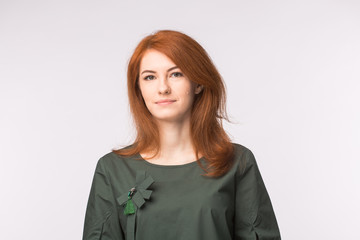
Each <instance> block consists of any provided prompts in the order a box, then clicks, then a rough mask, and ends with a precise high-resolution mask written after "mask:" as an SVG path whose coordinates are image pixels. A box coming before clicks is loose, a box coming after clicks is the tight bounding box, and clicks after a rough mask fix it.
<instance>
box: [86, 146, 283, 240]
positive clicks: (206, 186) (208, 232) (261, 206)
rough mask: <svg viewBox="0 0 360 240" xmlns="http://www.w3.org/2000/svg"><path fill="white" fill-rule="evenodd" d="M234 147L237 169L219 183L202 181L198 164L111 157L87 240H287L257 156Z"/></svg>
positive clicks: (100, 176)
mask: <svg viewBox="0 0 360 240" xmlns="http://www.w3.org/2000/svg"><path fill="white" fill-rule="evenodd" d="M233 145H234V146H235V162H234V165H233V167H232V168H231V170H230V171H228V172H227V173H226V174H225V175H223V176H222V177H219V178H210V177H204V176H201V174H204V173H205V172H204V171H203V170H202V169H201V168H200V166H199V165H198V163H197V162H196V161H194V162H191V163H187V164H183V165H158V164H153V163H150V162H148V161H146V160H144V159H143V158H142V157H141V155H140V154H137V155H134V156H132V157H120V156H118V155H116V154H115V153H113V152H110V153H107V154H106V155H104V156H103V157H101V158H100V159H99V161H98V163H97V165H96V170H95V174H94V177H93V181H92V185H91V190H90V194H89V199H88V204H87V208H86V214H85V221H84V231H83V240H100V239H101V240H108V239H112V240H125V239H126V240H135V239H136V240H202V239H204V240H205V239H206V240H230V239H236V240H240V239H241V240H256V239H261V240H270V239H271V240H277V239H281V238H280V232H279V228H278V224H277V221H276V218H275V214H274V211H273V208H272V205H271V201H270V198H269V195H268V193H267V191H266V188H265V185H264V182H263V180H262V177H261V175H260V172H259V169H258V166H257V163H256V160H255V157H254V155H253V153H252V152H251V151H250V150H249V149H248V148H246V147H244V146H242V145H240V144H237V143H233ZM137 159H140V160H137ZM200 161H201V162H202V163H203V166H206V161H205V158H204V157H202V158H200ZM132 188H135V190H134V189H133V191H130V190H131V189H132ZM125 207H126V209H127V211H128V212H127V214H125ZM132 207H133V209H132ZM132 210H133V212H132Z"/></svg>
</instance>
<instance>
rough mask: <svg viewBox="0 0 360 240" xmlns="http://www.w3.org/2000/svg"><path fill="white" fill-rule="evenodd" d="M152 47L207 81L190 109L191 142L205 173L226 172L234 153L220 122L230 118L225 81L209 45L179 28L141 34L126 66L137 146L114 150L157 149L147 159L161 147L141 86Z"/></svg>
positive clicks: (130, 152)
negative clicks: (142, 71) (145, 57)
mask: <svg viewBox="0 0 360 240" xmlns="http://www.w3.org/2000/svg"><path fill="white" fill-rule="evenodd" d="M148 49H154V50H157V51H159V52H161V53H163V54H165V55H166V56H167V57H168V58H170V59H171V60H172V61H173V62H174V63H175V64H176V66H178V67H179V68H180V69H181V71H182V72H183V73H184V74H185V76H187V77H188V78H189V79H190V80H191V81H193V82H195V83H198V84H201V85H203V89H202V91H201V92H200V93H199V94H196V95H195V98H194V102H193V106H192V109H191V120H190V122H191V126H190V134H191V140H192V144H193V147H194V149H195V154H196V158H197V163H198V164H199V166H200V167H201V168H202V169H203V170H204V171H205V172H206V174H203V176H208V177H219V176H222V175H223V174H225V173H226V172H227V171H228V170H229V169H230V168H231V166H232V164H233V155H234V152H235V149H234V146H233V144H232V142H231V139H230V138H229V136H228V135H227V134H226V132H225V130H224V129H223V125H222V119H225V120H227V121H228V122H231V121H230V120H229V118H228V115H227V112H226V89H225V83H224V82H223V79H222V77H221V75H220V74H219V72H218V71H217V69H216V67H215V65H214V64H213V62H212V60H211V59H210V57H209V55H208V54H207V52H206V51H205V49H204V48H203V47H202V46H201V45H200V44H199V43H198V42H196V41H195V40H194V39H193V38H191V37H189V36H188V35H186V34H184V33H181V32H178V31H172V30H161V31H157V32H156V33H153V34H150V35H148V36H146V37H145V38H143V39H142V40H141V41H140V43H139V44H138V46H137V47H136V48H135V51H134V53H133V55H132V56H131V58H130V60H129V64H128V70H127V88H128V97H129V103H130V112H131V114H132V117H133V121H134V125H135V127H136V132H137V134H136V139H135V141H134V143H133V144H131V145H129V146H127V147H125V148H121V149H117V150H116V149H113V150H112V151H113V152H114V153H116V154H118V155H120V156H132V155H137V154H140V152H142V151H145V152H147V151H150V152H155V154H154V155H153V156H151V157H149V159H151V158H153V157H155V156H156V155H157V154H158V153H159V151H160V136H159V130H158V127H157V125H156V123H155V121H154V119H153V117H152V115H151V113H150V112H149V110H148V109H147V107H146V105H145V102H144V100H143V97H142V94H141V91H140V88H139V71H140V69H139V68H140V62H141V59H142V57H143V55H144V53H145V52H146V50H148ZM199 152H200V153H202V154H203V157H204V158H205V159H206V165H207V167H206V168H205V167H204V166H203V165H202V164H201V162H200V161H199V155H198V154H199Z"/></svg>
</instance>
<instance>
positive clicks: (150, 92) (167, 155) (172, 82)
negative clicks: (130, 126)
mask: <svg viewBox="0 0 360 240" xmlns="http://www.w3.org/2000/svg"><path fill="white" fill-rule="evenodd" d="M139 88H140V90H141V94H142V96H143V99H144V101H145V104H146V107H147V108H148V110H149V111H150V113H151V114H152V116H153V117H154V119H155V120H156V122H157V124H158V127H159V133H160V146H161V147H160V154H159V155H157V156H156V157H155V158H153V159H150V160H147V161H149V162H151V163H154V164H159V165H180V164H186V163H190V162H193V161H195V160H196V156H195V151H194V148H193V146H192V143H191V138H190V113H191V107H192V104H193V102H194V97H195V94H199V93H200V92H201V90H202V86H201V85H199V84H196V83H194V82H192V81H191V80H189V79H188V78H187V77H186V76H185V75H184V74H183V73H182V71H181V69H180V68H178V67H177V66H176V64H175V63H174V62H173V61H171V60H170V59H169V58H168V57H167V56H166V55H164V54H163V53H161V52H159V51H157V50H154V49H149V50H147V51H146V52H145V54H144V56H143V58H142V60H141V62H140V72H139ZM161 99H173V100H176V101H175V102H173V103H172V104H169V105H160V104H157V103H156V102H157V101H159V100H161ZM140 155H141V156H142V157H143V158H144V159H146V157H147V156H150V155H151V153H145V152H142V153H140ZM199 157H202V155H199Z"/></svg>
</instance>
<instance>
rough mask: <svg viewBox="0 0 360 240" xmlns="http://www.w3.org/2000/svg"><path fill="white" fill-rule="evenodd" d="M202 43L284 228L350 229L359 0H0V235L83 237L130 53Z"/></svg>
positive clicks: (355, 219) (319, 235) (236, 134)
mask: <svg viewBox="0 0 360 240" xmlns="http://www.w3.org/2000/svg"><path fill="white" fill-rule="evenodd" d="M160 29H173V30H179V31H182V32H184V33H186V34H188V35H190V36H191V37H193V38H194V39H196V40H197V41H198V42H199V43H200V44H202V46H203V47H204V48H205V49H206V50H207V51H208V53H209V54H210V56H211V57H212V59H213V61H214V63H215V65H216V66H217V67H218V70H219V71H220V73H221V74H222V76H223V78H224V81H225V83H226V87H227V94H228V102H227V109H228V113H229V115H230V116H231V119H232V120H233V121H235V122H236V123H237V124H229V123H227V122H224V124H225V128H226V131H227V132H228V133H229V134H230V136H231V137H232V139H233V141H234V142H237V143H240V144H242V145H244V146H246V147H248V148H249V149H250V150H252V151H253V153H254V154H255V157H256V159H257V161H258V164H259V167H260V171H261V173H262V176H263V178H264V181H265V184H266V187H267V189H268V192H269V194H270V197H271V200H272V203H273V207H274V210H275V212H276V216H277V219H278V223H279V226H280V230H281V234H282V237H283V239H289V240H308V239H309V240H310V239H316V240H318V239H326V240H339V239H360V232H359V227H360V219H359V218H360V217H359V216H360V207H359V202H360V174H359V170H360V163H359V160H360V158H359V155H360V154H359V148H360V127H359V123H360V107H359V103H360V2H359V1H355V0H354V1H349V0H348V1H346V0H338V1H320V0H301V1H265V0H263V1H226V0H221V1H220V0H219V1H209V0H206V1H205V0H202V1H190V0H186V1H184V0H182V1H154V0H152V1H147V0H141V1H140V0H136V1H135V0H132V1H130V0H129V1H108V0H102V1H100V0H98V1H89V0H86V1H85V0H82V1H81V0H67V1H65V0H62V1H50V0H47V1H45V0H43V1H36V0H34V1H25V0H18V1H17V0H7V1H6V0H1V1H0V79H1V80H0V114H1V117H0V160H1V168H0V189H1V204H0V220H1V224H0V226H1V239H44V240H47V239H52V240H57V239H59V240H60V239H61V240H63V239H81V236H82V230H83V229H82V228H83V221H84V215H85V208H86V204H87V198H88V194H89V190H90V184H91V180H92V176H93V173H94V170H95V165H96V162H97V160H98V159H99V158H100V157H101V156H103V155H104V154H106V153H108V152H110V151H111V149H113V148H118V147H122V146H125V145H127V144H130V143H131V140H133V137H134V129H133V126H132V125H131V116H130V114H129V109H128V100H127V95H126V94H127V93H126V67H127V61H128V59H129V57H130V56H131V53H132V51H133V49H134V47H135V46H136V44H137V43H138V42H139V41H140V40H141V39H142V38H143V37H144V36H145V35H148V34H150V33H152V32H153V31H156V30H160Z"/></svg>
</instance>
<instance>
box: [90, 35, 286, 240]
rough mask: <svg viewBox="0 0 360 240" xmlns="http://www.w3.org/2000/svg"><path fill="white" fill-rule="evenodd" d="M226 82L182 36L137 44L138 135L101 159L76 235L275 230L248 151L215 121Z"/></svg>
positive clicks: (150, 239) (134, 97) (221, 114)
mask: <svg viewBox="0 0 360 240" xmlns="http://www.w3.org/2000/svg"><path fill="white" fill-rule="evenodd" d="M224 86H225V85H224V83H223V80H222V78H221V76H220V74H219V73H218V71H217V70H216V68H215V66H214V64H213V63H212V61H211V59H210V57H209V56H208V55H207V53H206V51H205V50H204V49H203V48H202V47H201V46H200V45H199V44H198V43H197V42H196V41H195V40H194V39H192V38H190V37H189V36H187V35H185V34H183V33H180V32H177V31H169V30H164V31H158V32H156V33H155V34H151V35H149V36H147V37H145V38H144V39H143V40H142V41H141V42H140V43H139V45H138V46H137V47H136V49H135V51H134V53H133V55H132V57H131V59H130V62H129V65H128V96H129V103H130V109H131V113H132V116H133V119H134V123H135V126H136V130H137V136H136V139H135V141H134V143H133V144H131V145H128V146H126V147H123V148H121V149H117V150H115V149H114V150H112V151H111V152H110V153H107V154H106V155H104V156H103V157H101V158H100V159H99V161H98V163H97V166H96V170H95V174H94V177H93V181H92V186H91V191H90V195H89V199H88V204H87V209H86V215H85V223H84V232H83V239H84V240H95V239H97V240H99V239H102V240H105V239H113V240H125V239H126V240H135V239H136V240H202V239H204V240H230V239H236V240H240V239H244V240H245V239H246V240H256V239H261V240H265V239H268V240H270V239H271V240H275V239H280V233H279V228H278V224H277V221H276V218H275V214H274V211H273V208H272V205H271V201H270V198H269V195H268V193H267V190H266V188H265V185H264V182H263V180H262V177H261V175H260V172H259V169H258V166H257V164H256V160H255V157H254V154H253V153H252V152H251V151H250V150H249V149H248V148H246V147H245V146H243V145H240V144H237V143H232V142H231V141H230V139H229V137H228V135H227V134H226V133H225V131H224V129H223V127H222V122H221V121H222V119H226V120H228V117H227V116H226V110H225V100H226V96H225V87H224ZM228 121H229V120H228Z"/></svg>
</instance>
